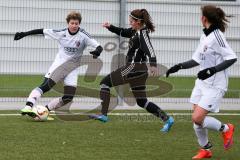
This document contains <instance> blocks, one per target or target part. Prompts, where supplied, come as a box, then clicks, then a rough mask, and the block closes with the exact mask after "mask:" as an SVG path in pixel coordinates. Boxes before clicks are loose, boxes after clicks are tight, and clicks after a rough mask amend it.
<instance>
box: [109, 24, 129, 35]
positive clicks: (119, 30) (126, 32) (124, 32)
mask: <svg viewBox="0 0 240 160" xmlns="http://www.w3.org/2000/svg"><path fill="white" fill-rule="evenodd" d="M108 30H109V31H111V32H113V33H116V34H117V35H119V36H122V37H127V38H130V37H131V36H132V34H133V30H132V28H120V27H116V26H114V25H110V27H109V28H108Z"/></svg>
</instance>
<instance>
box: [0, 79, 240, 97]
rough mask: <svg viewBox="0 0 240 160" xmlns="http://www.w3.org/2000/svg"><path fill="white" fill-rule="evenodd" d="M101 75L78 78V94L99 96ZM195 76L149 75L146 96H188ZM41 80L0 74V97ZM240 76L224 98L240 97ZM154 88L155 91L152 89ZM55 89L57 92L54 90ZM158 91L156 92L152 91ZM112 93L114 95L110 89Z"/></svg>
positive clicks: (24, 92)
mask: <svg viewBox="0 0 240 160" xmlns="http://www.w3.org/2000/svg"><path fill="white" fill-rule="evenodd" d="M102 78H103V77H102V76H98V77H96V79H93V78H92V77H89V76H88V77H87V78H84V77H83V76H79V78H78V89H77V94H78V95H84V96H90V95H91V96H90V97H97V98H98V97H99V94H98V93H99V92H98V91H99V83H100V81H101V80H102ZM195 79H196V77H169V78H165V77H160V78H157V77H155V78H152V77H149V78H148V80H147V90H148V97H152V96H156V97H180V98H181V97H183V98H186V97H187V98H188V97H190V95H191V92H192V89H193V87H194V82H195ZM42 81H43V76H42V75H0V90H1V92H0V97H27V96H28V94H29V93H30V92H31V90H32V89H33V88H35V87H37V86H39V85H40V84H41V83H42ZM239 81H240V78H233V77H232V78H229V87H228V88H229V89H228V92H227V93H226V94H225V98H240V85H239ZM163 82H164V83H168V84H169V85H170V86H172V88H171V89H170V90H169V92H168V93H167V94H161V92H162V90H163V89H164V88H165V86H164V84H163ZM61 89H62V86H61V84H60V85H57V86H56V87H55V88H54V89H53V90H52V91H50V92H48V93H46V94H45V95H44V96H45V97H51V96H61V95H62V94H61V93H60V94H59V92H61ZM154 89H155V91H153V90H154ZM56 90H57V92H56ZM153 92H158V93H153ZM112 94H114V95H116V93H115V91H114V90H113V89H112Z"/></svg>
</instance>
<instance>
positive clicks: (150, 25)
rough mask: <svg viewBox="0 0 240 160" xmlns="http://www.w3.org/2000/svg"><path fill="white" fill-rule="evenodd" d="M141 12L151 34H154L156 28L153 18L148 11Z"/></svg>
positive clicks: (142, 10)
mask: <svg viewBox="0 0 240 160" xmlns="http://www.w3.org/2000/svg"><path fill="white" fill-rule="evenodd" d="M141 12H142V15H143V22H144V23H145V25H146V26H147V28H148V29H149V30H150V31H151V32H154V31H155V26H154V25H153V22H152V18H151V16H150V15H149V13H148V11H147V10H146V9H141Z"/></svg>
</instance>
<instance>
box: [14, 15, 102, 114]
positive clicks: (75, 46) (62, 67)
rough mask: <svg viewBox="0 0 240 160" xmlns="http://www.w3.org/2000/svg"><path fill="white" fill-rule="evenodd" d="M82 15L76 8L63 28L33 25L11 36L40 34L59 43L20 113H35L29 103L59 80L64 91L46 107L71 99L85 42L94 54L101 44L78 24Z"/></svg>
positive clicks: (100, 49) (54, 107)
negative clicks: (40, 27)
mask: <svg viewBox="0 0 240 160" xmlns="http://www.w3.org/2000/svg"><path fill="white" fill-rule="evenodd" d="M81 20H82V17H81V14H80V13H79V12H76V11H72V12H70V13H69V14H68V15H67V18H66V21H67V24H68V27H67V28H65V29H62V30H53V29H35V30H31V31H28V32H17V33H16V34H15V37H14V40H19V39H21V38H23V37H25V36H29V35H34V34H42V35H44V36H45V38H49V39H53V40H57V41H58V44H59V48H58V54H57V55H56V58H55V60H54V62H53V63H52V65H51V67H50V68H49V70H48V72H47V73H46V75H45V79H44V81H43V83H42V84H41V85H40V86H39V87H37V88H35V89H33V90H32V92H31V93H30V95H29V97H28V99H27V102H26V106H25V107H24V108H23V109H22V110H21V112H22V114H23V115H24V114H28V115H29V116H35V114H34V113H33V112H32V107H33V105H34V104H35V103H36V101H37V100H38V99H39V98H40V97H41V95H43V94H44V93H46V92H47V91H49V90H50V89H51V88H52V87H53V86H54V85H55V84H56V83H57V82H59V81H60V80H63V81H64V95H63V97H61V98H56V99H53V100H52V101H51V102H50V103H49V104H48V105H47V106H46V107H47V108H48V110H52V109H56V108H59V107H61V106H63V105H66V104H68V103H70V102H71V101H72V99H73V97H74V95H75V91H76V86H77V79H78V71H77V67H79V63H80V60H81V56H82V54H83V50H84V49H85V48H86V47H87V46H91V47H93V48H95V50H94V51H91V52H90V54H92V55H93V58H97V57H98V56H99V55H100V53H101V52H102V50H103V48H102V47H101V46H100V45H99V43H98V42H97V41H96V40H94V39H92V38H91V36H90V35H89V34H88V33H87V32H86V31H85V30H84V29H82V28H80V23H81Z"/></svg>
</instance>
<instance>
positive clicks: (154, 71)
mask: <svg viewBox="0 0 240 160" xmlns="http://www.w3.org/2000/svg"><path fill="white" fill-rule="evenodd" d="M157 71H158V70H157V67H155V66H150V67H149V68H148V74H149V75H150V76H153V77H154V76H156V75H157Z"/></svg>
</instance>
